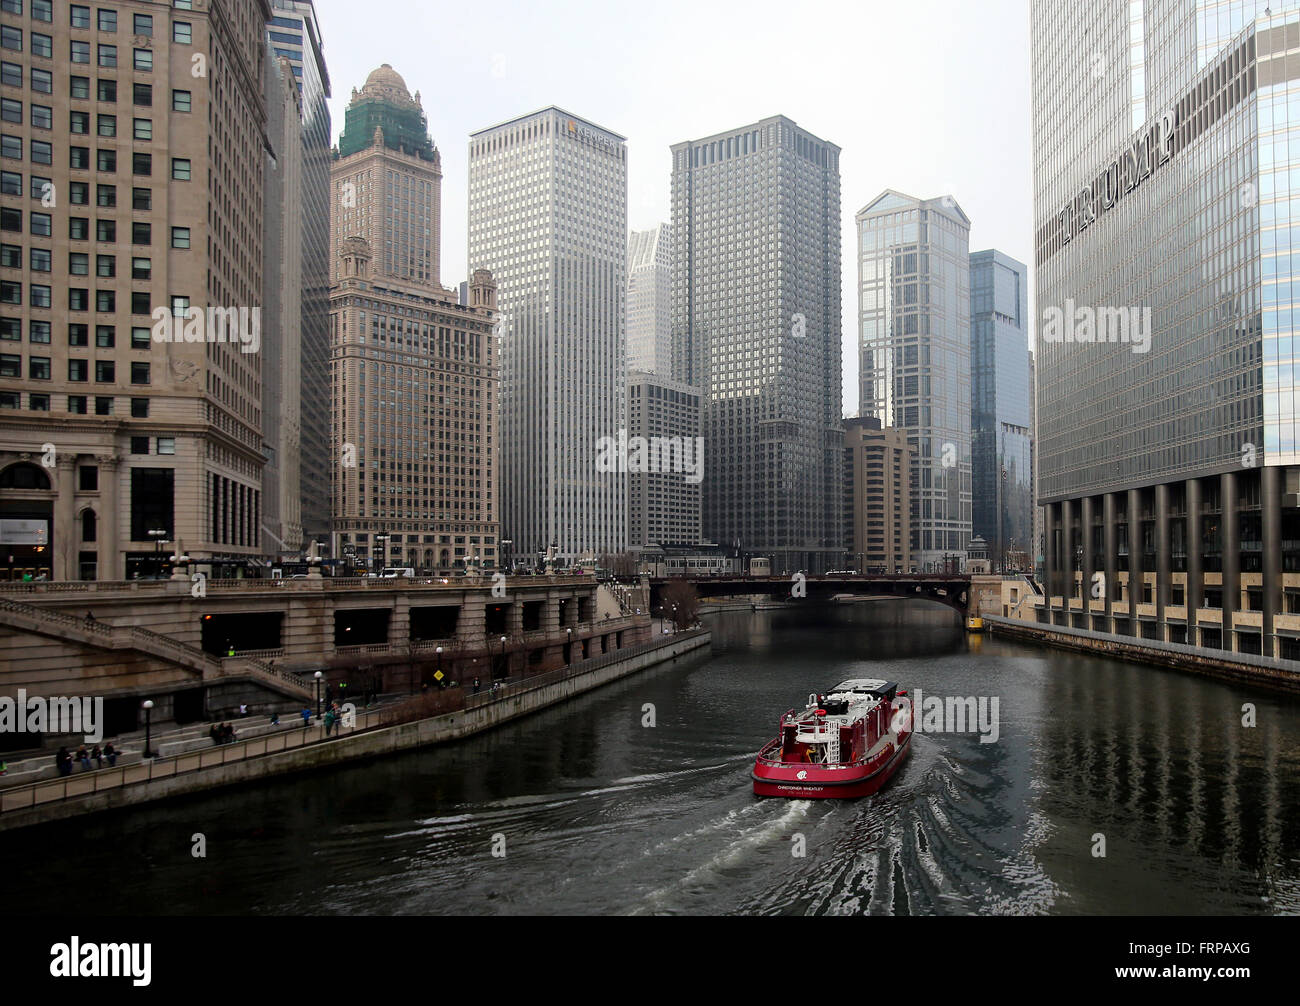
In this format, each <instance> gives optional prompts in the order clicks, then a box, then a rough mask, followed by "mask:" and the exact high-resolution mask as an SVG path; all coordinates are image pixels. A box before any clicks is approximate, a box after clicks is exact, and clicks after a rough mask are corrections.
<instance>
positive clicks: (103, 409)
mask: <svg viewBox="0 0 1300 1006" xmlns="http://www.w3.org/2000/svg"><path fill="white" fill-rule="evenodd" d="M20 399H21V395H20V393H19V392H17V391H0V409H21V408H22V403H21V400H20ZM27 399H28V405H27V407H28V408H29V409H32V410H33V411H35V412H49V411H50V396H49V395H48V394H46V393H44V392H36V391H33V392H31V393H30V394H29V395H28V396H27ZM115 401H116V399H114V398H113V396H112V395H97V396H95V415H97V416H111V415H113V414H114V402H115ZM67 402H68V411H69V412H70V413H72V414H73V415H77V416H85V415H89V414H90V411H89V405H90V401H89V398H88V396H86V395H68V396H67ZM131 418H132V419H148V418H149V399H147V398H132V399H131ZM136 439H137V438H136V437H132V438H131V442H132V447H133V448H134V445H135V441H136ZM167 439H170V438H164V437H160V438H159V446H158V453H159V454H171V453H174V451H175V447H174V446H173V448H172V450H164V447H165V443H164V442H165V441H166V440H167ZM131 453H133V454H139V453H146V454H147V453H148V451H136V450H134V449H133V450H132V452H131ZM91 470H92V471H93V469H91ZM85 471H86V469H85V468H82V472H83V473H84V472H85ZM85 482H86V480H85V478H84V477H83V479H82V486H81V488H82V489H83V490H86V491H88V492H93V491H94V490H95V488H96V487H95V485H86V484H85Z"/></svg>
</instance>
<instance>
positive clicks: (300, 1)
mask: <svg viewBox="0 0 1300 1006" xmlns="http://www.w3.org/2000/svg"><path fill="white" fill-rule="evenodd" d="M267 41H268V43H269V44H270V45H271V48H272V50H273V52H274V54H275V56H276V57H283V58H284V59H287V60H288V61H289V69H290V72H291V73H292V74H293V77H294V80H295V82H296V83H297V85H298V93H299V95H300V96H301V100H300V102H299V120H300V124H299V133H300V138H301V143H302V164H303V168H302V182H301V195H300V197H299V202H300V208H299V210H298V211H297V212H296V213H295V214H294V220H293V224H292V226H296V227H298V228H299V229H301V231H302V283H301V286H300V289H301V300H302V306H301V308H300V310H299V318H300V324H301V331H302V339H301V351H300V363H301V377H300V379H299V385H300V387H299V398H300V400H301V426H302V430H301V436H300V454H301V466H300V468H301V476H300V479H299V491H300V493H301V505H300V508H301V512H302V518H301V522H302V527H303V530H304V531H305V533H306V535H307V537H308V538H311V539H318V538H322V537H323V536H325V535H327V534H328V532H329V529H330V496H329V474H328V473H329V460H330V459H329V439H330V414H329V346H330V333H329V285H330V278H329V275H330V274H329V264H330V209H331V207H330V161H331V153H330V144H331V142H332V133H331V126H330V110H329V103H328V99H329V97H330V78H329V73H328V71H327V70H326V68H325V53H324V51H323V48H322V43H321V30H320V21H319V19H318V18H317V16H316V8H315V6H314V4H313V3H312V0H271V20H270V23H269V24H268V25H267ZM271 544H272V546H274V545H275V543H274V542H272V543H271ZM274 550H275V549H274V547H272V548H270V549H268V551H274Z"/></svg>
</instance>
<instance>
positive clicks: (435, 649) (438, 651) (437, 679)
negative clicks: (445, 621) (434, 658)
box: [434, 646, 442, 685]
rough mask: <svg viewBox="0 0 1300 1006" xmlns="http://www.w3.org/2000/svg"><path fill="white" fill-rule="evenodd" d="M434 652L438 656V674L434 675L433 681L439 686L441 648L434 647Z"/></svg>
mask: <svg viewBox="0 0 1300 1006" xmlns="http://www.w3.org/2000/svg"><path fill="white" fill-rule="evenodd" d="M434 652H435V653H437V654H438V674H437V675H436V677H435V680H436V681H437V682H438V684H439V685H441V684H442V647H441V646H437V647H434Z"/></svg>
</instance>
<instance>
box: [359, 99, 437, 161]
mask: <svg viewBox="0 0 1300 1006" xmlns="http://www.w3.org/2000/svg"><path fill="white" fill-rule="evenodd" d="M376 128H379V129H382V130H383V131H384V146H385V147H387V148H388V149H389V150H400V151H401V152H402V153H404V154H409V155H411V156H413V157H418V158H420V160H422V161H432V160H433V159H434V151H433V140H432V139H431V138H430V136H429V127H428V124H427V123H426V122H425V119H424V113H423V112H421V111H420V110H419V109H418V108H409V109H408V108H399V107H398V106H396V105H394V104H392V103H391V102H388V101H383V100H381V99H375V98H364V97H362V98H359V99H358V100H356V101H355V102H353V104H352V105H351V107H349V108H348V110H347V112H346V114H345V117H344V122H343V133H342V135H340V136H339V156H341V157H347V156H349V155H350V154H355V153H357V152H358V151H361V150H367V149H369V148H370V147H371V146H373V145H374V141H375V129H376Z"/></svg>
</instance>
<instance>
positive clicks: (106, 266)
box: [95, 255, 117, 279]
mask: <svg viewBox="0 0 1300 1006" xmlns="http://www.w3.org/2000/svg"><path fill="white" fill-rule="evenodd" d="M95 275H96V276H101V277H103V278H104V279H110V278H112V277H113V276H116V275H117V256H116V255H96V256H95Z"/></svg>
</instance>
